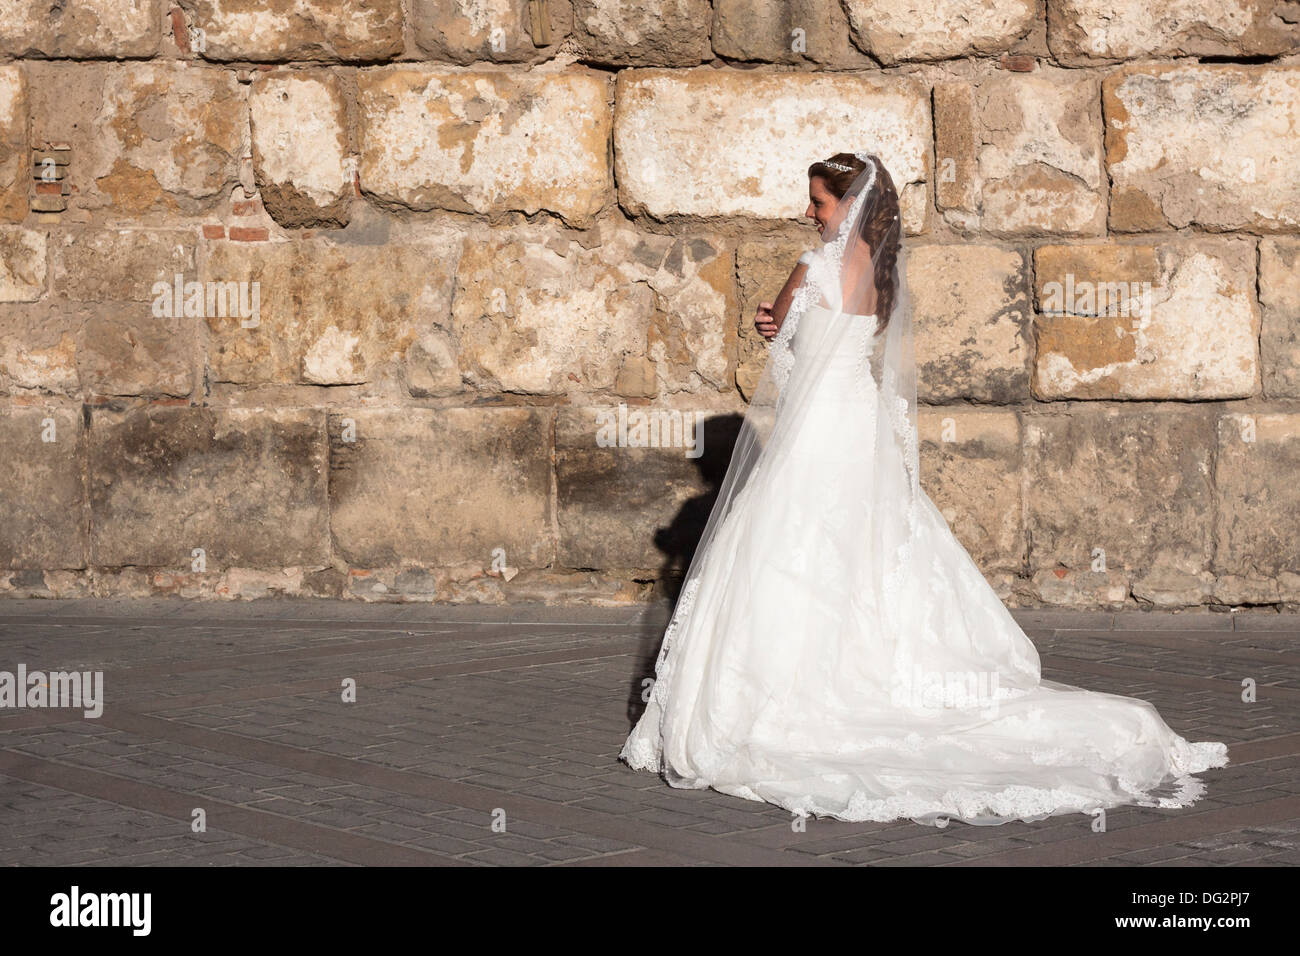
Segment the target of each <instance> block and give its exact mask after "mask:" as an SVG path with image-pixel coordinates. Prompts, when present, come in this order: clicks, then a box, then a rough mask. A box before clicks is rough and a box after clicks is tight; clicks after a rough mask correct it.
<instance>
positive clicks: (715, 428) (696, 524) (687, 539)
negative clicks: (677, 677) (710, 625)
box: [627, 413, 744, 730]
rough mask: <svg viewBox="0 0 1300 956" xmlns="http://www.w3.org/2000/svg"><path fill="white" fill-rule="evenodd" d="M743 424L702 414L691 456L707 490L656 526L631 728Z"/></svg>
mask: <svg viewBox="0 0 1300 956" xmlns="http://www.w3.org/2000/svg"><path fill="white" fill-rule="evenodd" d="M742 424H744V417H743V416H742V415H738V414H735V413H732V414H728V415H717V416H715V417H713V418H709V419H706V420H705V422H704V425H703V431H704V435H703V438H704V441H703V448H704V450H703V453H702V454H701V455H700V457H699V458H695V459H692V461H693V463H694V465H695V467H696V468H697V469H698V470H699V474H700V479H701V481H702V482H703V484H704V488H705V490H704V491H703V492H702V493H700V494H698V495H696V496H695V497H693V498H690V499H688V500H687V501H686V502H684V503H683V504H682V506H681V508H680V509H678V511H677V514H676V515H674V516H673V520H672V521H671V522H669V523H668V524H667V525H666V526H665V527H662V528H659V529H658V530H657V531H655V539H654V540H655V548H656V549H657V550H658V551H659V552H660V553H661V554H662V555H663V556H664V560H663V563H662V564H661V565H660V569H659V587H658V589H657V594H656V597H658V598H659V600H658V601H656V603H655V604H654V606H653V610H652V611H651V612H649V613H647V614H646V616H645V617H644V618H643V619H642V623H641V625H640V628H641V633H640V635H639V639H638V641H637V648H638V650H637V657H636V667H635V668H634V672H633V674H632V678H631V681H630V684H629V686H628V696H627V717H628V729H629V730H630V729H631V728H632V727H633V726H634V725H635V724H636V722H637V721H638V720H640V719H641V715H642V714H643V713H645V706H646V705H645V700H644V698H645V696H646V695H648V693H649V683H648V682H649V681H651V680H653V679H654V675H655V661H656V660H658V658H659V648H660V646H661V645H662V644H663V637H664V628H665V627H666V626H667V624H668V617H669V615H671V613H672V609H673V608H674V607H675V606H676V605H677V599H678V597H679V596H680V594H681V588H682V577H683V576H684V575H685V574H686V569H687V568H688V567H690V564H691V559H692V558H693V557H694V556H695V549H696V547H697V546H698V544H699V541H700V536H701V535H703V533H704V526H705V525H706V524H707V523H708V520H709V515H710V514H711V513H712V512H713V506H714V504H715V503H716V502H717V500H718V492H719V491H720V490H721V489H722V480H723V478H725V477H726V475H727V466H728V465H729V464H731V455H732V451H733V450H734V449H735V447H736V440H737V438H738V437H739V436H740V427H741V425H742Z"/></svg>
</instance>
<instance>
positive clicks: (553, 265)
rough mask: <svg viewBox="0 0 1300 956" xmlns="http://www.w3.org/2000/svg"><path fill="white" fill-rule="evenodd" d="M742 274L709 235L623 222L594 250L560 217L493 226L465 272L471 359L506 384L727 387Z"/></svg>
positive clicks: (538, 389) (458, 326)
mask: <svg viewBox="0 0 1300 956" xmlns="http://www.w3.org/2000/svg"><path fill="white" fill-rule="evenodd" d="M734 285H735V283H734V278H733V275H732V254H731V250H730V248H729V247H727V246H726V245H724V244H722V243H721V242H719V241H717V240H711V239H708V238H706V237H704V236H696V237H694V238H691V239H682V238H674V237H672V236H659V235H652V234H648V233H642V232H639V231H638V230H635V229H630V228H624V227H616V226H614V227H610V228H608V229H602V233H601V241H600V242H599V243H595V244H593V245H592V247H591V248H590V249H587V248H584V247H583V246H582V245H581V244H579V243H578V242H576V241H574V240H572V239H568V238H566V237H565V236H563V235H562V234H560V233H559V232H558V231H557V230H555V229H553V228H548V227H540V226H525V227H519V228H515V229H501V230H492V231H489V232H486V233H484V234H483V235H482V236H481V238H480V237H479V236H477V235H476V236H474V237H472V238H471V239H470V240H469V241H467V242H466V243H465V252H464V255H463V257H462V258H461V261H460V268H459V270H458V272H457V276H456V294H455V298H454V300H453V305H452V310H453V316H454V321H455V331H456V335H457V337H458V339H459V342H460V348H461V370H462V372H463V373H464V374H465V379H466V381H467V382H469V383H470V384H472V385H475V386H477V387H478V388H480V389H499V390H501V391H507V392H525V393H534V394H564V393H568V392H592V391H609V390H615V391H620V390H621V389H622V388H624V387H629V386H634V388H633V389H632V390H633V391H634V393H635V394H637V395H645V394H646V393H647V392H649V393H650V394H658V395H661V396H662V395H666V394H669V393H672V392H697V393H708V392H718V391H724V390H727V389H728V388H729V386H730V381H731V377H730V376H731V359H730V356H731V355H732V354H733V351H734V347H735V340H734V335H733V333H732V332H731V331H730V330H731V329H732V328H733V327H734V326H733V322H734V318H733V317H734V316H735V314H736V294H735V288H734ZM647 359H648V360H649V362H650V363H652V367H651V368H648V369H646V368H643V367H642V365H643V363H644V362H645V361H646V360H647ZM646 378H649V379H651V382H650V383H647V382H645V379H646Z"/></svg>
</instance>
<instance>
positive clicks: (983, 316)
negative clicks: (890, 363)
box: [907, 245, 1032, 404]
mask: <svg viewBox="0 0 1300 956" xmlns="http://www.w3.org/2000/svg"><path fill="white" fill-rule="evenodd" d="M1026 271H1027V270H1026V264H1025V260H1024V256H1023V255H1022V254H1021V253H1019V252H1017V251H1016V250H1014V249H1001V248H998V247H996V246H957V245H942V246H941V245H920V246H913V247H912V248H910V249H909V250H908V265H907V281H908V289H909V290H910V292H911V295H912V304H913V309H914V313H913V318H914V322H915V337H916V374H917V392H918V397H919V398H921V399H922V400H923V401H930V402H936V403H939V402H949V401H953V400H956V399H971V400H974V401H979V402H996V403H999V404H1003V403H1010V402H1020V401H1023V400H1024V399H1025V398H1027V397H1028V394H1029V365H1030V361H1031V353H1032V349H1031V347H1030V338H1029V325H1030V318H1029V314H1030V306H1029V279H1028V276H1027V275H1026Z"/></svg>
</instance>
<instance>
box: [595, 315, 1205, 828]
mask: <svg viewBox="0 0 1300 956" xmlns="http://www.w3.org/2000/svg"><path fill="white" fill-rule="evenodd" d="M841 318H843V316H842V315H837V314H836V313H835V312H833V311H832V310H830V309H828V308H825V307H823V306H812V307H809V308H808V309H806V311H805V312H804V313H803V315H802V319H801V322H802V324H801V325H800V327H799V329H798V332H797V333H796V337H795V340H794V347H793V355H794V357H795V361H794V368H793V370H792V372H791V373H790V380H791V384H792V386H793V387H794V388H795V389H796V390H798V388H799V376H800V365H801V363H804V362H805V361H807V362H813V363H815V364H816V374H815V376H813V377H811V378H809V380H808V381H807V383H806V384H804V385H803V390H802V392H799V395H800V400H799V404H800V409H801V415H800V418H799V421H798V426H797V427H791V428H784V429H783V428H781V427H780V421H779V419H780V417H781V416H782V415H783V414H786V412H785V410H783V409H781V408H779V407H778V409H777V412H776V415H777V419H778V425H777V427H776V428H774V429H773V431H772V437H771V440H770V442H769V443H768V445H767V447H765V448H764V449H763V452H762V457H761V459H760V460H759V461H758V464H757V467H756V468H755V469H754V470H753V472H752V473H751V474H748V476H747V478H746V480H745V482H744V486H743V489H741V490H740V491H739V493H738V494H737V495H736V497H735V499H734V501H733V502H732V503H731V505H730V507H729V508H728V510H727V513H726V515H725V519H724V520H722V521H721V522H720V523H719V525H718V527H717V530H716V534H714V535H712V540H711V542H710V544H709V547H708V549H707V553H705V554H704V555H703V556H702V559H701V562H700V564H699V567H698V568H697V569H693V571H695V573H693V574H692V575H690V576H689V577H688V580H687V581H686V585H685V589H684V590H683V593H682V596H681V598H680V600H679V601H678V604H677V607H676V609H675V611H674V614H673V618H672V621H671V623H670V625H669V628H668V630H667V632H666V633H665V637H664V643H663V646H662V648H661V650H660V653H659V658H658V662H657V665H656V675H655V681H654V684H653V687H652V690H651V693H650V695H649V701H648V704H647V708H646V710H645V712H644V714H643V715H642V717H641V719H640V720H639V722H638V723H637V724H636V726H635V728H634V729H633V730H632V732H631V734H630V736H629V737H628V738H627V742H626V743H625V745H624V747H623V750H622V753H621V755H620V756H621V757H622V758H623V759H624V760H625V761H626V762H627V763H628V764H629V765H630V766H632V767H634V768H638V769H646V770H653V771H657V772H660V773H662V775H663V776H664V778H665V779H666V780H667V782H668V783H670V784H671V785H672V786H675V787H683V788H695V789H698V788H703V787H712V788H714V789H715V790H718V791H721V792H723V793H727V794H731V795H734V796H737V797H744V798H746V799H750V800H760V801H767V802H770V803H773V804H777V805H779V806H781V807H784V808H786V809H788V810H790V811H791V812H793V813H795V814H797V815H809V814H812V815H817V816H830V817H835V818H838V819H841V820H850V821H865V820H874V821H889V820H895V819H899V818H910V819H912V820H914V821H916V822H918V823H925V824H930V825H936V826H942V825H945V824H946V823H947V822H948V821H949V820H960V821H964V822H967V823H972V824H978V825H992V824H1001V823H1006V822H1008V821H1011V820H1025V821H1033V820H1041V819H1044V818H1046V817H1049V816H1053V815H1056V814H1063V813H1091V812H1094V811H1096V810H1098V809H1102V808H1110V807H1116V806H1121V805H1126V804H1136V805H1140V806H1154V807H1183V806H1187V805H1189V804H1191V803H1192V802H1194V801H1195V800H1197V799H1198V798H1199V797H1200V796H1201V795H1202V794H1203V792H1204V785H1203V784H1202V783H1201V781H1199V780H1197V779H1196V778H1195V777H1193V776H1192V774H1195V773H1198V772H1200V771H1203V770H1206V769H1209V768H1211V767H1219V766H1224V765H1225V764H1226V763H1227V761H1228V758H1227V747H1226V746H1225V745H1224V744H1222V743H1212V742H1203V743H1189V742H1188V741H1187V740H1185V739H1184V738H1183V737H1181V736H1179V735H1178V734H1177V733H1175V732H1174V731H1173V730H1171V729H1170V728H1169V727H1168V726H1167V725H1166V724H1165V722H1164V721H1163V720H1162V719H1161V717H1160V715H1159V714H1158V713H1157V712H1156V709H1155V708H1154V707H1153V706H1152V705H1151V704H1149V703H1147V702H1145V701H1142V700H1138V699H1135V698H1130V697H1122V696H1118V695H1114V694H1107V693H1101V692H1097V691H1089V690H1084V689H1081V688H1077V687H1072V686H1069V685H1066V684H1060V683H1055V682H1052V681H1047V680H1043V679H1041V677H1040V669H1039V658H1038V653H1037V651H1036V649H1035V648H1034V645H1033V644H1032V642H1031V641H1030V640H1029V638H1028V637H1027V636H1026V635H1025V633H1024V631H1023V630H1022V629H1021V628H1020V626H1019V625H1018V624H1017V623H1016V622H1015V620H1014V618H1012V616H1011V614H1010V612H1009V611H1008V610H1007V609H1006V607H1005V606H1004V605H1003V604H1002V602H1001V600H1000V599H999V598H998V596H997V594H996V592H995V591H994V590H993V589H992V587H990V585H989V584H988V583H987V581H986V580H985V579H984V577H983V575H982V574H981V573H980V570H979V568H978V567H977V566H976V565H975V563H974V561H973V560H972V559H971V557H970V556H969V554H967V552H966V550H965V549H964V548H963V547H962V545H961V543H960V542H959V541H958V540H957V539H956V538H955V537H954V536H953V534H952V532H951V530H950V528H949V526H948V523H947V521H946V520H945V519H944V517H943V515H942V514H940V512H939V511H938V509H937V508H936V507H935V505H934V503H933V502H932V501H931V500H930V498H929V497H928V496H927V495H925V494H924V493H923V492H922V493H921V495H920V507H919V508H918V509H916V517H915V518H913V519H912V524H913V525H914V526H913V527H910V528H909V527H908V526H907V523H905V522H901V521H900V520H899V518H898V515H897V514H895V513H892V512H891V510H890V509H888V508H882V507H880V506H879V505H873V504H872V503H873V502H881V501H889V500H903V499H904V498H905V495H906V490H907V482H908V472H907V469H906V468H905V467H904V461H903V455H902V454H899V455H898V458H897V460H896V461H892V460H891V461H887V462H882V461H878V460H873V459H874V458H875V457H876V456H881V455H885V456H890V455H893V454H895V452H894V448H895V446H894V445H893V444H892V443H890V444H886V445H883V446H882V445H880V444H877V443H875V442H873V441H870V440H854V439H853V438H852V436H853V435H868V436H869V435H871V434H872V433H873V432H874V431H875V429H874V423H876V422H877V421H878V419H879V416H881V415H885V414H887V409H885V408H884V407H883V404H882V399H881V391H880V389H879V387H878V383H877V382H876V380H875V377H874V376H873V375H872V373H871V370H870V367H869V364H868V363H866V362H865V361H864V356H865V355H867V354H868V352H869V349H870V341H869V339H870V336H871V330H872V328H873V326H874V317H872V316H851V317H850V318H851V319H853V320H855V321H854V326H853V332H852V334H839V333H836V334H826V329H827V328H828V327H829V326H830V325H831V324H833V323H834V322H835V321H837V319H841ZM809 343H812V344H811V345H810V344H809ZM845 423H854V426H855V427H852V428H846V427H845ZM881 482H885V483H887V485H886V486H885V487H879V486H877V485H878V483H881ZM905 535H910V538H909V540H910V542H911V545H910V550H909V554H910V561H909V567H910V568H911V569H912V570H911V572H910V573H908V574H907V575H906V576H903V577H902V578H901V579H900V578H899V577H898V576H897V575H893V574H891V571H892V570H894V558H895V556H896V554H897V547H896V545H897V544H898V543H899V542H900V541H901V540H902V539H903V537H904V536H905Z"/></svg>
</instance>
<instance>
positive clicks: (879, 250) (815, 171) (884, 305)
mask: <svg viewBox="0 0 1300 956" xmlns="http://www.w3.org/2000/svg"><path fill="white" fill-rule="evenodd" d="M868 160H869V161H870V162H871V163H872V164H873V165H874V166H875V167H876V182H875V185H874V186H872V189H873V190H878V191H879V193H880V198H879V201H878V202H877V203H876V208H875V210H874V212H873V213H872V214H871V216H870V218H868V219H867V220H865V221H864V222H863V223H862V226H861V227H860V238H861V239H862V240H863V241H864V242H866V243H867V245H868V246H869V247H870V248H871V259H872V271H873V272H874V273H875V275H874V276H873V279H874V280H875V284H876V314H877V315H878V316H880V320H879V325H878V326H877V331H878V332H879V331H880V330H883V329H884V328H885V326H886V325H888V324H889V313H890V312H891V311H892V310H893V307H894V296H895V294H896V293H897V289H896V287H895V285H896V280H895V276H894V267H895V265H896V264H897V262H898V244H899V240H900V238H901V235H902V219H901V218H900V217H899V206H898V190H897V189H895V188H894V179H893V177H892V176H890V175H889V170H887V169H886V168H885V164H884V163H882V162H881V161H880V157H878V156H876V155H874V154H868ZM827 163H838V164H839V165H841V166H848V167H849V168H848V169H847V170H844V169H835V168H833V167H831V166H827V165H826V164H827ZM866 168H867V164H866V163H864V162H863V161H862V160H860V159H858V157H857V156H855V155H853V154H852V153H836V154H835V155H834V156H831V157H830V158H829V159H824V160H819V161H818V162H815V163H813V164H812V165H811V166H809V167H808V178H809V179H811V178H812V177H813V176H819V177H821V179H822V180H823V181H825V183H826V188H827V189H828V190H829V191H830V193H831V195H833V196H834V197H835V198H836V199H842V198H844V194H845V193H846V192H848V191H849V187H850V186H852V185H853V181H854V180H855V179H857V178H858V175H859V174H860V173H861V172H862V171H863V170H864V169H866Z"/></svg>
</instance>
